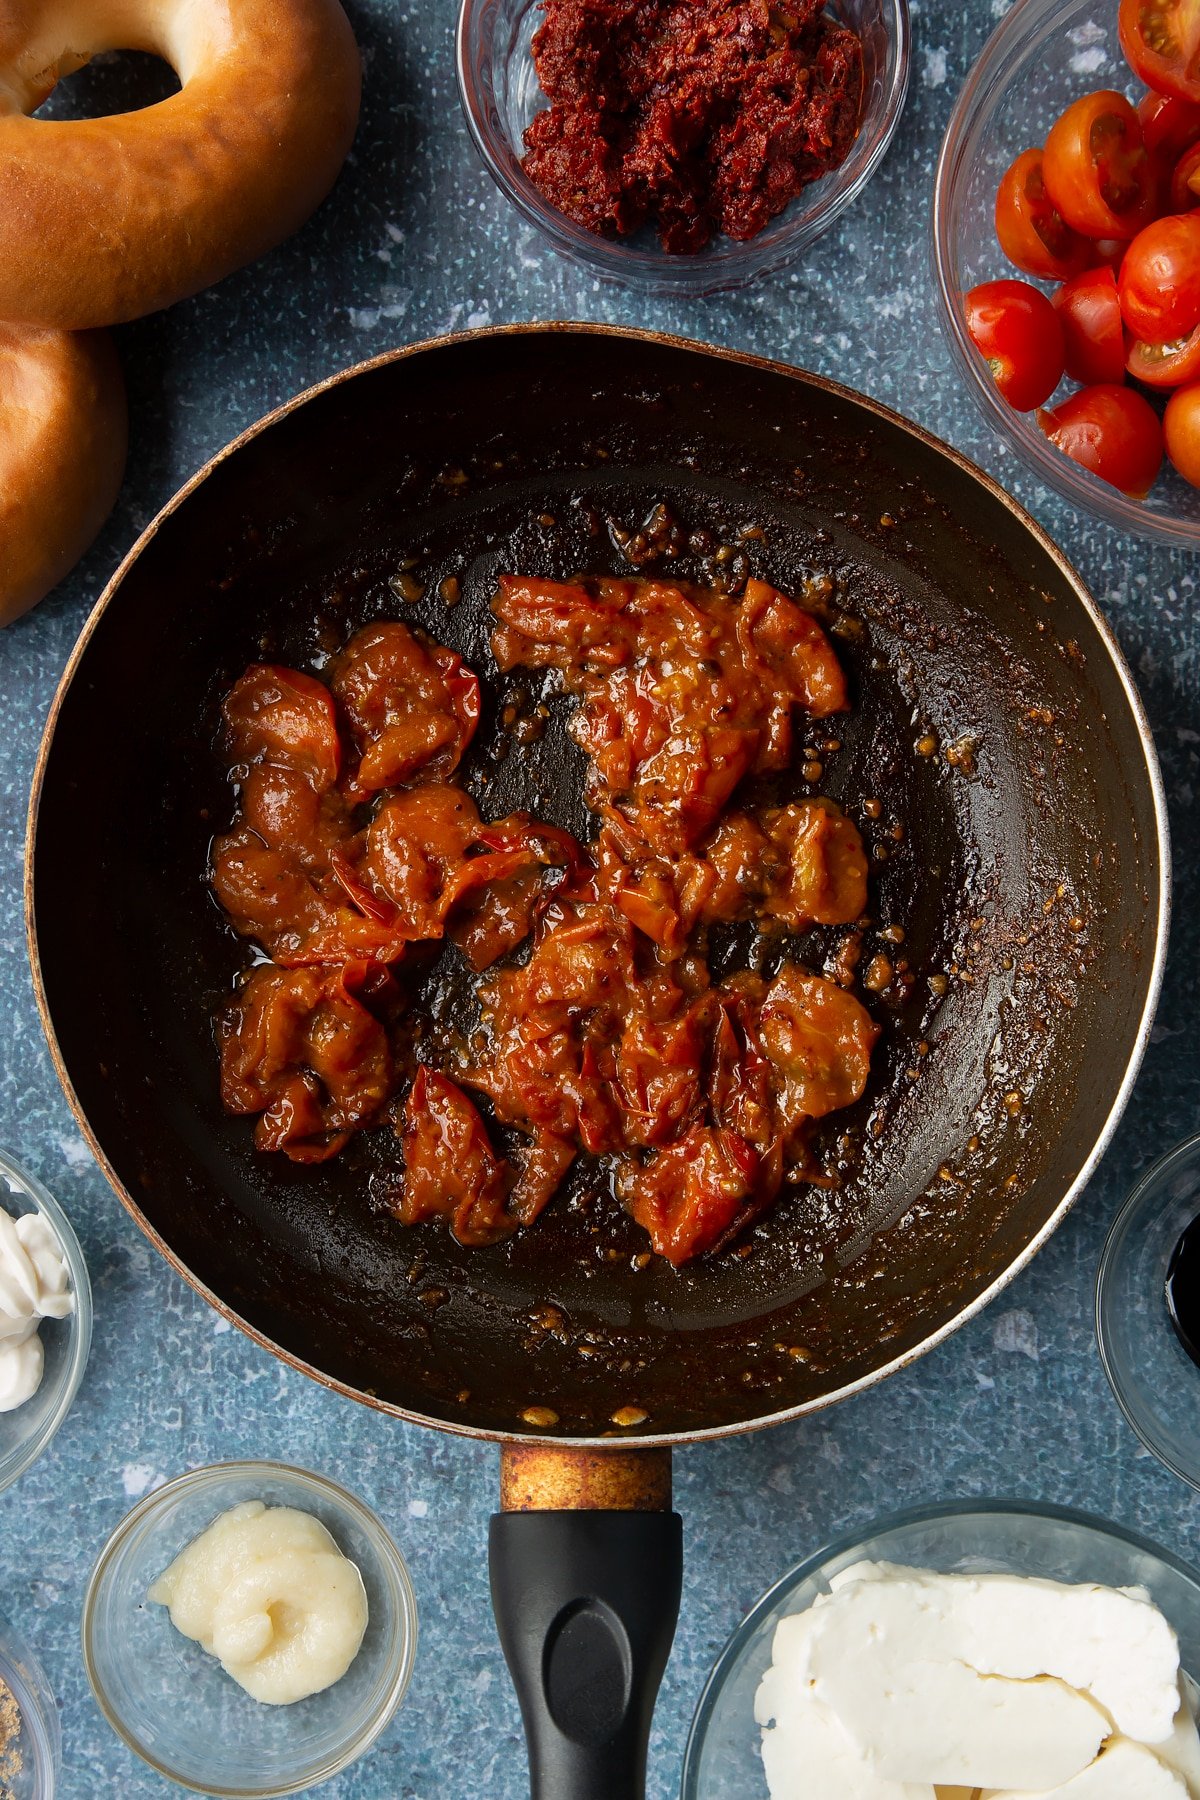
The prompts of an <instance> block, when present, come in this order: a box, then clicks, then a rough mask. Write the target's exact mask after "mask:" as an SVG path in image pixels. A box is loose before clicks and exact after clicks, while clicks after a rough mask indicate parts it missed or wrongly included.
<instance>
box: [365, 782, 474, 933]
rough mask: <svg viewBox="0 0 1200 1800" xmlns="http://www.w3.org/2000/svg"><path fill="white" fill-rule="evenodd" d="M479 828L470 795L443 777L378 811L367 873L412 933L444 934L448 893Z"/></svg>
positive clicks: (391, 798)
mask: <svg viewBox="0 0 1200 1800" xmlns="http://www.w3.org/2000/svg"><path fill="white" fill-rule="evenodd" d="M479 829H480V822H479V814H478V812H477V811H476V810H475V803H474V801H473V800H472V799H471V797H470V795H469V794H466V793H464V792H463V790H462V788H459V787H451V786H448V785H446V784H445V783H442V782H433V783H430V784H428V785H427V786H425V787H418V788H411V789H409V790H408V791H406V792H403V793H399V794H392V795H390V796H389V797H388V799H386V800H385V801H384V802H383V804H382V805H381V806H380V808H379V810H378V811H377V812H376V814H375V817H374V818H373V819H372V821H371V824H370V827H369V829H368V831H367V847H366V853H365V855H364V857H363V861H362V876H363V879H364V880H365V881H366V882H367V883H368V884H369V886H370V887H371V888H372V889H373V890H374V892H375V893H376V894H378V895H381V896H382V897H383V898H385V899H386V900H388V901H390V902H391V903H392V905H393V906H394V907H395V908H396V912H397V915H398V918H399V920H400V922H401V924H402V926H403V928H404V929H405V930H406V931H407V932H408V933H409V935H410V936H411V937H413V938H437V937H440V936H441V935H442V930H443V921H444V918H445V911H446V908H445V904H444V895H445V893H446V890H447V888H448V886H449V885H450V884H451V883H452V882H453V881H454V879H455V877H456V876H457V874H458V871H459V869H460V868H461V867H462V865H463V863H464V862H465V859H466V856H467V852H468V851H469V850H470V848H471V846H472V845H473V844H474V843H475V842H476V840H477V838H478V835H479Z"/></svg>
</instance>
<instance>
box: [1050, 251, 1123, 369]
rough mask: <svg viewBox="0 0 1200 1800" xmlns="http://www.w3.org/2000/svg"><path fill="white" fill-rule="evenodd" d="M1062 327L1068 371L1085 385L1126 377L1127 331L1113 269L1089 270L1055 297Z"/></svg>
mask: <svg viewBox="0 0 1200 1800" xmlns="http://www.w3.org/2000/svg"><path fill="white" fill-rule="evenodd" d="M1052 302H1053V306H1054V310H1055V311H1056V312H1057V314H1058V317H1059V320H1060V322H1061V324H1062V328H1063V348H1064V352H1065V357H1066V367H1067V374H1068V375H1069V376H1070V377H1071V380H1072V381H1082V382H1083V383H1084V384H1085V385H1091V384H1092V383H1094V382H1117V383H1119V382H1122V381H1124V379H1125V332H1124V330H1123V328H1122V325H1121V303H1120V301H1119V300H1118V298H1117V283H1116V280H1115V278H1114V276H1113V272H1112V270H1111V269H1110V268H1107V267H1105V268H1102V269H1087V270H1085V271H1084V273H1083V274H1082V275H1076V276H1075V277H1074V278H1073V279H1072V280H1070V281H1065V282H1064V283H1063V285H1062V287H1060V288H1059V289H1058V291H1057V293H1055V294H1054V295H1053V296H1052Z"/></svg>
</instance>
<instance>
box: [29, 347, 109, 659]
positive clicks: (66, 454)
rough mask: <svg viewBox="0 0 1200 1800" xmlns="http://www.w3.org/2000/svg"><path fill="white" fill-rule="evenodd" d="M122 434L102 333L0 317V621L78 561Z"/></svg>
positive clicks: (104, 498) (105, 502) (96, 523)
mask: <svg viewBox="0 0 1200 1800" xmlns="http://www.w3.org/2000/svg"><path fill="white" fill-rule="evenodd" d="M125 442H126V418H125V383H124V381H123V380H122V378H121V365H120V364H119V363H118V361H117V353H116V351H115V350H114V349H113V346H112V340H111V339H110V338H109V336H108V334H107V333H106V332H87V333H85V334H81V335H75V334H73V333H71V332H66V331H36V330H34V331H31V330H28V329H23V328H20V327H17V326H13V325H0V625H7V624H9V623H10V622H11V621H12V620H13V619H15V618H17V617H18V616H19V615H20V614H21V613H23V612H26V611H28V609H29V608H30V607H31V606H36V605H37V603H38V601H39V600H40V599H42V597H43V596H44V595H46V594H48V593H49V592H50V589H51V588H52V587H54V586H55V585H56V584H57V583H58V582H60V581H61V580H62V578H63V576H64V575H65V574H66V573H67V572H68V570H70V569H72V568H73V567H74V565H75V564H76V563H77V562H78V561H79V558H80V557H81V556H82V555H83V553H84V551H85V550H86V549H87V547H88V545H89V544H90V543H91V541H92V539H93V538H94V537H95V535H96V533H97V532H98V531H99V529H100V527H101V525H102V524H103V523H104V521H105V519H106V518H107V517H108V515H109V513H110V512H111V510H112V505H113V501H114V500H115V499H116V497H117V491H118V489H119V488H120V486H121V475H122V473H123V471H124V468H125Z"/></svg>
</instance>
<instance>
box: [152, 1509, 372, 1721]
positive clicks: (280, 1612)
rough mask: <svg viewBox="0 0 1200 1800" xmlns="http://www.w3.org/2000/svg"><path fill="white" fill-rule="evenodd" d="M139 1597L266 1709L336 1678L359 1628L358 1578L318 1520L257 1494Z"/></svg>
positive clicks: (362, 1609)
mask: <svg viewBox="0 0 1200 1800" xmlns="http://www.w3.org/2000/svg"><path fill="white" fill-rule="evenodd" d="M147 1598H148V1599H149V1600H152V1601H154V1602H155V1604H156V1605H159V1606H165V1607H167V1608H168V1609H169V1611H170V1615H171V1623H172V1624H173V1625H174V1626H175V1628H176V1630H177V1631H181V1632H182V1633H183V1635H184V1637H189V1638H194V1639H195V1640H196V1642H197V1643H198V1644H200V1645H201V1646H202V1647H203V1648H204V1649H205V1650H207V1651H208V1652H209V1654H210V1655H211V1656H215V1657H217V1659H218V1660H219V1662H220V1664H221V1666H222V1668H223V1669H224V1670H225V1672H226V1673H227V1674H228V1675H232V1677H233V1679H234V1680H235V1681H236V1682H238V1683H239V1685H240V1686H241V1687H244V1688H245V1690H246V1692H247V1693H248V1694H250V1695H252V1696H253V1698H254V1699H255V1700H261V1701H262V1702H263V1704H264V1705H266V1706H289V1705H291V1703H292V1702H293V1701H294V1700H304V1699H307V1697H308V1696H309V1695H310V1694H319V1693H320V1692H321V1691H322V1689H324V1688H328V1687H332V1686H333V1684H334V1682H335V1681H340V1680H341V1678H342V1676H343V1675H344V1674H345V1673H346V1670H347V1669H348V1668H349V1667H350V1664H351V1663H352V1662H353V1661H354V1658H355V1657H356V1656H357V1655H358V1651H359V1647H360V1645H361V1644H362V1640H363V1633H364V1632H365V1631H366V1628H367V1595H366V1590H365V1588H364V1587H363V1581H362V1576H361V1575H360V1574H359V1571H358V1569H357V1567H356V1565H355V1564H354V1563H352V1562H351V1561H350V1560H349V1558H348V1557H345V1556H343V1555H342V1552H341V1551H340V1550H339V1549H338V1547H337V1544H336V1543H335V1542H334V1540H333V1538H332V1537H331V1536H330V1535H329V1533H328V1531H326V1529H325V1527H324V1525H322V1524H321V1522H320V1521H319V1520H318V1519H314V1518H313V1517H312V1516H311V1515H310V1514H309V1513H305V1512H300V1511H298V1510H297V1509H296V1508H295V1507H291V1506H271V1507H268V1506H265V1505H264V1504H263V1502H262V1501H261V1500H246V1501H243V1502H242V1504H241V1505H240V1506H233V1507H231V1508H230V1509H229V1511H228V1512H224V1513H222V1514H221V1516H220V1518H218V1519H215V1520H214V1521H213V1523H212V1524H211V1525H210V1526H209V1527H208V1530H207V1531H203V1532H201V1534H200V1536H199V1537H198V1538H194V1539H193V1540H192V1542H191V1543H190V1544H188V1545H187V1546H186V1548H185V1549H183V1550H181V1551H180V1553H179V1555H178V1556H177V1557H176V1558H175V1561H174V1562H173V1563H172V1564H171V1566H170V1568H169V1569H167V1570H165V1571H164V1573H163V1574H161V1575H160V1576H159V1578H158V1580H157V1581H156V1582H155V1583H154V1585H153V1587H152V1588H151V1589H150V1591H149V1594H148V1595H147Z"/></svg>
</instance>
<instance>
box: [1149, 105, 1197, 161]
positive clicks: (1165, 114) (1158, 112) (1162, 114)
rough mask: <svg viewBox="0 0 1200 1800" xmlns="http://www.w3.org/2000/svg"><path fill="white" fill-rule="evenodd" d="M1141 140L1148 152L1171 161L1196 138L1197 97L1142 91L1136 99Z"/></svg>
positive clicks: (1181, 153) (1180, 154)
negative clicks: (1137, 99) (1191, 98)
mask: <svg viewBox="0 0 1200 1800" xmlns="http://www.w3.org/2000/svg"><path fill="white" fill-rule="evenodd" d="M1137 115H1138V118H1139V119H1140V121H1141V126H1142V141H1143V143H1144V144H1145V146H1146V149H1147V150H1148V151H1149V153H1150V155H1151V156H1161V157H1162V158H1163V159H1164V160H1165V161H1169V162H1174V161H1175V159H1176V158H1177V157H1179V156H1182V155H1183V152H1184V151H1185V150H1187V149H1189V148H1190V147H1191V145H1192V144H1194V143H1196V141H1197V139H1200V100H1181V99H1180V98H1179V96H1178V95H1177V94H1153V93H1151V94H1143V95H1142V97H1141V99H1140V100H1139V101H1138V109H1137Z"/></svg>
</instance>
